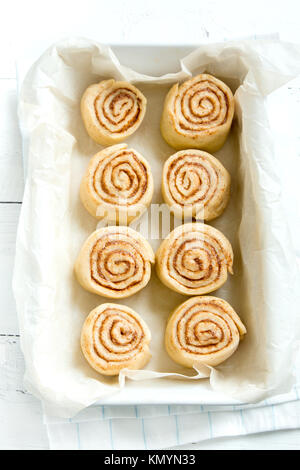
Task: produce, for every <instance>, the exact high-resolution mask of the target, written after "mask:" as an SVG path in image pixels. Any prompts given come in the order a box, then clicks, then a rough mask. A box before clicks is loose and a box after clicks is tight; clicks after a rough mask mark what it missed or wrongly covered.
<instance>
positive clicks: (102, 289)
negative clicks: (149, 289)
mask: <svg viewBox="0 0 300 470" xmlns="http://www.w3.org/2000/svg"><path fill="white" fill-rule="evenodd" d="M152 263H154V253H153V250H152V248H151V246H150V245H149V243H148V242H147V240H146V239H145V238H144V237H143V236H142V235H140V234H139V233H138V232H136V231H135V230H133V229H132V228H130V227H124V226H120V227H114V226H111V227H104V228H100V229H98V230H96V231H95V232H93V233H92V234H91V235H90V236H89V237H88V239H87V240H86V241H85V243H84V244H83V246H82V248H81V250H80V253H79V255H78V258H77V260H76V263H75V274H76V277H77V279H78V281H79V283H80V284H81V285H82V287H84V288H85V289H87V290H88V291H90V292H93V293H95V294H98V295H102V296H104V297H108V298H111V299H121V298H124V297H129V296H131V295H133V294H135V293H136V292H138V291H139V290H141V289H142V288H143V287H145V286H146V285H147V283H148V281H149V279H150V276H151V264H152Z"/></svg>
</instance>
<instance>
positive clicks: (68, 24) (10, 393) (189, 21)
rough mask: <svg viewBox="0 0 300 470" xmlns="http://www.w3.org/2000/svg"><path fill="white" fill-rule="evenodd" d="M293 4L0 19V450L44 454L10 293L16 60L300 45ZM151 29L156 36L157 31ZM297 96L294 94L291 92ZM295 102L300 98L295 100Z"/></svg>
mask: <svg viewBox="0 0 300 470" xmlns="http://www.w3.org/2000/svg"><path fill="white" fill-rule="evenodd" d="M299 14H300V4H299V2H298V0H285V2H284V4H283V3H282V2H281V1H275V0H270V1H266V0H265V1H264V2H261V0H251V1H249V2H248V3H247V4H246V2H240V1H232V0H227V1H226V2H224V1H210V2H205V3H204V2H200V1H199V0H189V1H187V2H182V1H181V0H178V1H176V0H164V2H161V1H160V0H152V2H148V1H143V0H131V1H130V2H128V1H122V0H114V2H104V1H102V2H101V1H100V0H85V1H84V2H76V1H74V0H70V1H69V0H52V1H51V2H50V1H49V2H40V1H38V0H26V2H20V1H17V0H10V2H6V4H5V6H2V14H1V17H0V56H1V61H0V113H1V114H0V116H1V117H0V298H1V310H0V449H47V448H48V440H47V435H46V429H45V426H44V425H43V422H42V409H41V404H40V402H39V401H38V400H37V399H35V398H34V397H33V396H31V395H30V394H29V393H28V392H27V391H26V390H25V389H24V387H23V383H22V380H23V370H24V361H23V357H22V353H21V351H20V347H19V335H18V322H17V318H16V309H15V303H14V299H13V294H12V288H11V277H12V270H13V262H14V251H15V238H16V228H17V223H18V217H19V213H20V209H21V205H22V194H23V188H24V181H23V168H22V153H21V139H20V134H19V130H18V122H17V111H16V103H17V91H16V69H15V62H16V60H17V59H18V57H22V55H23V54H25V53H26V51H27V50H28V48H31V49H32V48H34V50H36V51H37V52H40V51H42V50H43V48H44V47H46V46H48V45H49V44H50V43H51V42H54V41H56V40H58V39H61V38H63V37H66V36H69V35H79V36H85V37H89V38H94V39H97V40H98V41H99V42H104V43H110V44H152V45H154V44H197V43H199V42H201V41H203V39H204V38H207V37H212V38H213V39H223V38H224V37H227V38H229V37H245V36H248V35H253V34H254V33H255V34H267V33H274V32H279V33H280V35H281V37H282V38H283V39H286V40H290V41H294V42H300V28H299ZM154 31H155V33H154ZM294 91H295V90H294ZM298 96H300V93H299V94H298ZM181 448H182V449H184V448H185V449H229V448H231V449H247V448H257V449H264V448H265V449H266V448H267V449H278V448H280V449H295V448H297V449H299V448H300V430H293V431H281V432H273V433H264V434H257V435H250V436H241V437H236V438H227V439H215V440H213V441H206V442H203V443H200V444H193V445H189V446H182V447H181Z"/></svg>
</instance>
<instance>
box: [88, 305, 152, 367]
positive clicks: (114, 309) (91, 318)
mask: <svg viewBox="0 0 300 470" xmlns="http://www.w3.org/2000/svg"><path fill="white" fill-rule="evenodd" d="M150 340H151V333H150V330H149V328H148V326H147V325H146V323H145V322H144V321H143V320H142V318H141V317H140V316H139V315H138V314H137V313H136V312H135V311H134V310H132V309H131V308H129V307H126V306H125V305H119V304H111V303H107V304H102V305H99V307H96V308H95V309H94V310H92V311H91V313H90V314H89V315H88V317H87V318H86V320H85V322H84V325H83V328H82V332H81V349H82V352H83V354H84V356H85V358H86V360H87V361H88V363H89V364H90V366H91V367H92V368H93V369H95V370H96V371H97V372H100V374H104V375H118V374H119V372H120V370H121V369H124V368H125V367H126V368H129V369H141V368H142V367H144V366H145V365H146V364H147V362H148V361H149V359H150V357H151V354H150V351H149V346H148V345H149V343H150Z"/></svg>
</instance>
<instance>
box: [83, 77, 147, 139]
mask: <svg viewBox="0 0 300 470" xmlns="http://www.w3.org/2000/svg"><path fill="white" fill-rule="evenodd" d="M146 105H147V100H146V98H145V97H144V95H143V94H142V93H141V92H140V91H139V90H138V89H137V88H136V87H135V86H133V85H131V83H127V82H116V81H115V80H114V79H110V80H103V81H102V82H100V83H97V84H95V85H91V86H89V87H88V88H87V90H86V91H85V92H84V94H83V96H82V99H81V114H82V119H83V122H84V125H85V127H86V130H87V133H88V134H89V136H90V137H91V138H92V139H93V140H95V141H96V142H98V144H102V145H112V144H117V143H118V142H121V141H122V140H124V139H126V138H127V137H129V136H130V135H131V134H133V133H134V132H135V131H136V130H137V128H138V127H139V126H140V124H141V122H142V120H143V119H144V115H145V112H146Z"/></svg>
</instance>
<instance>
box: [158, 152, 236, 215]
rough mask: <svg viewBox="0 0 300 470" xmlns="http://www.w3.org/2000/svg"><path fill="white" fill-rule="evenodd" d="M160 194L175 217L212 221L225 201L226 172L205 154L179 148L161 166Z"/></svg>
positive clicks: (226, 192)
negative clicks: (178, 150) (162, 167)
mask: <svg viewBox="0 0 300 470" xmlns="http://www.w3.org/2000/svg"><path fill="white" fill-rule="evenodd" d="M162 193H163V197H164V200H165V202H166V203H167V204H168V205H169V206H170V207H171V208H172V211H173V212H174V213H175V215H176V216H178V217H182V216H187V217H195V218H196V219H204V220H212V219H214V218H216V217H218V216H219V215H220V214H222V212H223V211H224V209H225V207H226V205H227V203H228V200H229V194H230V175H229V173H228V171H227V170H226V169H225V168H224V166H223V165H222V164H221V163H220V162H219V160H217V159H216V158H215V157H213V156H212V155H210V154H209V153H206V152H203V151H201V150H181V151H180V152H177V153H175V154H174V155H172V156H171V157H169V158H168V160H167V161H166V163H165V165H164V169H163V175H162Z"/></svg>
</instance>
